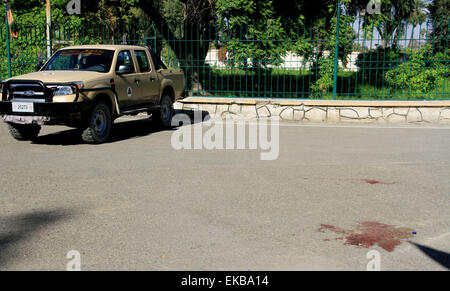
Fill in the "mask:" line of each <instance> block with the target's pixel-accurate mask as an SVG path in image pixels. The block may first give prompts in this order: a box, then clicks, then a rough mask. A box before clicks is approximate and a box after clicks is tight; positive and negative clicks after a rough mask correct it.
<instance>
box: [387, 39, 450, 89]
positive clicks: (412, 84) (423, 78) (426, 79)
mask: <svg viewBox="0 0 450 291" xmlns="http://www.w3.org/2000/svg"><path fill="white" fill-rule="evenodd" d="M430 52H431V46H429V45H427V46H425V47H423V48H421V49H420V50H418V51H413V50H408V56H409V58H410V61H408V62H405V63H403V64H401V65H399V66H398V67H397V68H395V69H392V70H390V71H388V72H386V75H385V79H386V81H387V82H388V83H389V84H390V85H391V87H393V88H395V89H401V90H408V91H410V92H413V93H414V92H420V93H427V92H430V91H432V90H434V89H435V88H436V86H437V85H438V84H439V83H441V82H443V79H444V78H445V77H446V76H448V74H449V72H450V71H449V68H448V66H446V65H439V63H435V64H434V66H430V65H431V64H432V63H434V62H431V63H427V59H429V54H430ZM438 58H439V56H438Z"/></svg>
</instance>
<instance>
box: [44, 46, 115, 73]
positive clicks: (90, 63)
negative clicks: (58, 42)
mask: <svg viewBox="0 0 450 291" xmlns="http://www.w3.org/2000/svg"><path fill="white" fill-rule="evenodd" d="M113 56H114V51H109V50H100V49H68V50H60V51H58V52H57V53H56V54H55V55H54V56H53V58H52V59H51V60H50V61H49V62H48V63H47V65H46V66H45V67H44V68H43V69H42V70H43V71H93V72H99V73H107V72H109V69H110V68H111V63H112V59H113Z"/></svg>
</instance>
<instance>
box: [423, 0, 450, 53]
mask: <svg viewBox="0 0 450 291" xmlns="http://www.w3.org/2000/svg"><path fill="white" fill-rule="evenodd" d="M428 10H429V11H430V18H431V23H432V26H433V27H432V31H431V34H430V43H431V44H432V47H433V50H434V52H438V51H441V52H443V51H445V49H446V48H447V49H448V48H450V45H449V41H448V39H449V31H448V29H449V23H448V21H449V20H450V1H448V0H433V2H432V3H431V4H430V5H429V6H428Z"/></svg>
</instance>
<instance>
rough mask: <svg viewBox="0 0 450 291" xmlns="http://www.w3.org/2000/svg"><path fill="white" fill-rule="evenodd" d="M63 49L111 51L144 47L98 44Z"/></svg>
mask: <svg viewBox="0 0 450 291" xmlns="http://www.w3.org/2000/svg"><path fill="white" fill-rule="evenodd" d="M63 49H109V50H118V49H142V46H138V45H127V44H96V45H77V46H69V47H65V48H63Z"/></svg>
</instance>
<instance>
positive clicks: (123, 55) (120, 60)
mask: <svg viewBox="0 0 450 291" xmlns="http://www.w3.org/2000/svg"><path fill="white" fill-rule="evenodd" d="M122 65H129V66H130V67H131V69H132V70H133V72H134V65H133V58H132V57H131V53H130V51H121V52H120V53H119V55H118V56H117V63H116V71H117V70H119V67H120V66H122Z"/></svg>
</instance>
